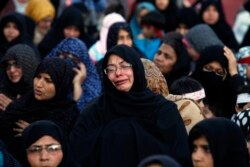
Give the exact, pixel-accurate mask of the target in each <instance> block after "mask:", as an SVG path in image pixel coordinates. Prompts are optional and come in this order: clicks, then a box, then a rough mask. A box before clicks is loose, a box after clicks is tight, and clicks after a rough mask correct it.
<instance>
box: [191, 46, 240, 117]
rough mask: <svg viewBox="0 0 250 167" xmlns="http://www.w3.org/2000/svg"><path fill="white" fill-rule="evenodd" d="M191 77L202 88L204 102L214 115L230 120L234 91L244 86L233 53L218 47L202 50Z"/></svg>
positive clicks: (232, 110) (233, 103) (233, 110)
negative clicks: (204, 94) (204, 95)
mask: <svg viewBox="0 0 250 167" xmlns="http://www.w3.org/2000/svg"><path fill="white" fill-rule="evenodd" d="M192 77H193V78H195V79H197V80H198V81H199V82H200V83H201V84H202V86H203V87H204V89H205V93H206V98H205V100H204V102H205V104H206V105H208V108H209V109H210V110H212V111H214V112H215V113H214V115H215V116H224V117H228V118H231V116H232V114H233V113H234V112H235V106H234V105H235V102H236V96H237V93H236V91H237V89H238V88H239V87H240V86H241V85H243V84H244V80H243V78H242V77H241V76H240V75H238V70H237V62H236V58H235V56H234V54H233V52H232V51H231V50H230V49H229V48H227V47H223V46H219V45H214V46H210V47H208V48H206V49H204V50H203V51H202V52H201V56H200V59H199V60H198V62H197V66H196V69H195V71H194V73H193V75H192Z"/></svg>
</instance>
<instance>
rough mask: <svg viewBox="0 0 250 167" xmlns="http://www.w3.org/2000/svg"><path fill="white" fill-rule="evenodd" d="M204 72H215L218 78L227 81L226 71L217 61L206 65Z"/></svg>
mask: <svg viewBox="0 0 250 167" xmlns="http://www.w3.org/2000/svg"><path fill="white" fill-rule="evenodd" d="M203 71H205V72H214V73H215V74H216V75H217V76H220V77H222V78H223V79H225V77H226V75H227V72H226V70H225V69H224V68H223V67H222V66H221V64H220V63H219V62H217V61H212V62H210V63H208V64H206V65H204V66H203Z"/></svg>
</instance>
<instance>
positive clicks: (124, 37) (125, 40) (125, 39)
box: [117, 29, 133, 47]
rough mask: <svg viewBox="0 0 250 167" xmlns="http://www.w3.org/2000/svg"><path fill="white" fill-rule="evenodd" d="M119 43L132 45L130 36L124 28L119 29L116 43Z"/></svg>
mask: <svg viewBox="0 0 250 167" xmlns="http://www.w3.org/2000/svg"><path fill="white" fill-rule="evenodd" d="M119 44H124V45H127V46H129V47H132V45H133V41H132V38H131V36H130V34H129V33H128V32H127V31H126V30H123V29H120V30H119V33H118V41H117V45H119Z"/></svg>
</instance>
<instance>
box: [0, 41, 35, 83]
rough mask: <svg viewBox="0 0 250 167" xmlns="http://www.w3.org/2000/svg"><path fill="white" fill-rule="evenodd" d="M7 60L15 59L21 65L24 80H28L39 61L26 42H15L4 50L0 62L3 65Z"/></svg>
mask: <svg viewBox="0 0 250 167" xmlns="http://www.w3.org/2000/svg"><path fill="white" fill-rule="evenodd" d="M9 60H15V61H16V62H17V64H18V65H19V66H21V68H22V70H23V78H24V81H25V82H30V80H31V79H32V78H33V76H34V73H35V70H36V68H37V66H38V63H39V62H38V60H37V58H36V54H35V52H34V50H33V49H32V48H31V47H30V46H28V45H26V44H17V45H15V46H13V47H11V48H10V49H9V50H8V51H7V52H6V54H5V55H4V57H3V58H2V59H1V62H0V63H1V65H5V64H6V63H7V61H9Z"/></svg>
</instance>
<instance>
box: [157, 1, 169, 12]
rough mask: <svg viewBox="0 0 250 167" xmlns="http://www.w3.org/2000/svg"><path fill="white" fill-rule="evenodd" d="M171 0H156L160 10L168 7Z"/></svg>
mask: <svg viewBox="0 0 250 167" xmlns="http://www.w3.org/2000/svg"><path fill="white" fill-rule="evenodd" d="M169 3H170V0H155V6H156V7H157V9H159V10H165V9H167V8H168V6H169Z"/></svg>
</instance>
